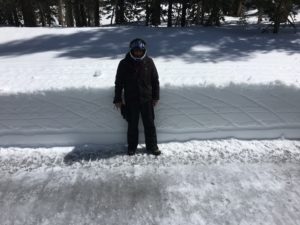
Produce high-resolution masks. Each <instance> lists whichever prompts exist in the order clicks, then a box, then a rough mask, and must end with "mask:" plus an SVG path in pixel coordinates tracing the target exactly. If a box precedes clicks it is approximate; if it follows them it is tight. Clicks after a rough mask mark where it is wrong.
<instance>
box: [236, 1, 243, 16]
mask: <svg viewBox="0 0 300 225" xmlns="http://www.w3.org/2000/svg"><path fill="white" fill-rule="evenodd" d="M243 4H244V2H243V0H238V7H237V11H236V16H238V17H241V16H242V10H243Z"/></svg>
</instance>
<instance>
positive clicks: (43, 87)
mask: <svg viewBox="0 0 300 225" xmlns="http://www.w3.org/2000/svg"><path fill="white" fill-rule="evenodd" d="M1 31H2V33H3V35H1V37H0V63H1V67H0V104H1V106H2V111H1V115H0V124H1V127H0V145H2V146H23V147H24V146H38V147H39V146H57V145H59V146H61V145H64V146H65V145H77V144H83V143H94V144H109V143H110V144H111V143H124V142H125V140H126V123H125V121H123V120H122V118H121V117H120V115H119V112H117V111H115V110H113V107H112V99H113V85H114V79H115V72H116V68H117V65H118V62H119V60H120V59H121V58H122V57H123V56H124V54H125V53H126V51H127V50H128V42H129V41H130V40H131V39H132V38H134V37H136V36H139V37H142V38H144V39H145V40H146V41H147V42H148V45H149V47H148V48H149V54H150V55H151V56H152V57H154V60H155V63H156V65H157V68H158V71H159V74H160V83H161V101H160V104H159V105H158V107H157V108H156V124H157V130H158V138H159V142H160V143H162V142H167V141H172V140H173V141H174V140H178V141H186V140H189V139H212V138H217V139H218V138H229V137H234V138H243V139H253V138H254V139H258V138H259V139H266V138H267V139H268V138H282V137H284V138H291V139H294V138H299V137H300V132H299V131H300V130H299V126H300V116H299V115H300V103H299V101H298V99H299V98H300V92H299V86H300V84H299V78H298V74H300V67H295V64H296V63H297V62H298V61H299V58H300V57H299V55H300V54H299V52H300V47H299V46H300V45H299V43H300V37H299V34H294V33H288V32H286V33H284V34H279V35H276V36H275V35H273V34H261V33H260V32H259V31H258V30H257V29H255V28H253V29H247V30H243V29H240V28H239V27H232V26H224V27H222V28H214V29H210V28H199V27H195V28H186V29H178V28H172V29H166V28H144V27H106V28H85V29H78V28H71V29H63V28H53V29H47V28H35V29H32V28H1ZM141 132H142V130H141ZM142 136H143V135H141V142H142V141H143V137H142Z"/></svg>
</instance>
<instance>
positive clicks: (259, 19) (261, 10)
mask: <svg viewBox="0 0 300 225" xmlns="http://www.w3.org/2000/svg"><path fill="white" fill-rule="evenodd" d="M262 17H263V9H262V8H261V7H258V17H257V24H260V23H261V22H262Z"/></svg>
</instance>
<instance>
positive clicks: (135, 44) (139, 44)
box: [129, 38, 147, 61]
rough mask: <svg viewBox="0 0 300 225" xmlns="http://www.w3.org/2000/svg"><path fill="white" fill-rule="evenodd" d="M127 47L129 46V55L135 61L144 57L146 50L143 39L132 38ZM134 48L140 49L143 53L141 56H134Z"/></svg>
mask: <svg viewBox="0 0 300 225" xmlns="http://www.w3.org/2000/svg"><path fill="white" fill-rule="evenodd" d="M129 48H130V56H131V58H133V59H134V60H135V61H142V60H143V59H144V58H145V56H146V53H147V50H146V42H145V41H144V40H143V39H140V38H136V39H134V40H132V41H131V42H130V44H129ZM135 49H139V50H142V51H143V55H142V56H141V57H135V56H134V53H133V51H134V50H135Z"/></svg>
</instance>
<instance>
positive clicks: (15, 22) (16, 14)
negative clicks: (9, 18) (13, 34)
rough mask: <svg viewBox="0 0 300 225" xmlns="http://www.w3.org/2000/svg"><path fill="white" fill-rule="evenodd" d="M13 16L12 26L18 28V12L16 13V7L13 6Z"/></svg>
mask: <svg viewBox="0 0 300 225" xmlns="http://www.w3.org/2000/svg"><path fill="white" fill-rule="evenodd" d="M13 15H14V24H15V26H16V27H19V26H20V20H19V17H18V12H17V9H16V6H14V8H13Z"/></svg>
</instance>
